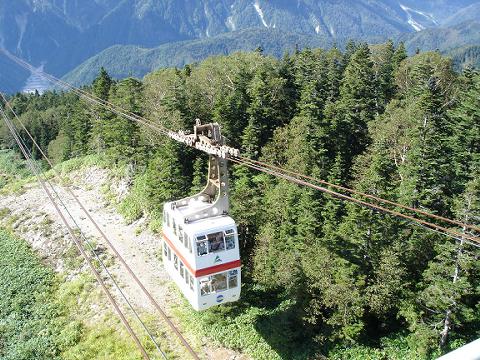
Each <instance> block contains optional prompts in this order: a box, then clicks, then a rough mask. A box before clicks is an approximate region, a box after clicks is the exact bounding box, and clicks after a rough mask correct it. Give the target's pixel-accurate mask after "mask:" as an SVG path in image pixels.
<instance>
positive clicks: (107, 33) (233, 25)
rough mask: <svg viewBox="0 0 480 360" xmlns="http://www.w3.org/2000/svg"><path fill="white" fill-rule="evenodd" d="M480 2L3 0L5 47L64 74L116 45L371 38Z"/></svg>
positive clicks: (0, 36) (0, 17)
mask: <svg viewBox="0 0 480 360" xmlns="http://www.w3.org/2000/svg"><path fill="white" fill-rule="evenodd" d="M475 4H480V1H476V0H457V1H455V2H454V3H452V2H449V1H444V0H420V1H413V0H401V1H394V0H357V1H354V0H339V1H326V2H317V1H314V0H298V1H296V2H292V1H289V0H275V1H267V0H121V1H115V0H82V1H66V0H17V1H15V2H11V1H8V0H0V47H1V48H4V49H6V50H8V51H10V52H11V53H13V54H15V55H17V56H20V57H22V58H24V59H25V60H27V61H28V62H30V63H32V64H33V65H34V66H35V67H39V66H42V65H43V66H44V68H45V71H47V72H49V73H52V74H53V75H56V76H63V75H65V74H66V73H68V72H70V71H72V70H73V69H74V68H76V67H77V66H79V65H80V64H82V63H83V62H85V61H87V60H88V59H90V58H91V57H92V56H95V55H96V54H98V53H100V52H101V51H103V50H105V49H108V48H109V47H111V46H113V45H136V46H139V47H147V48H154V47H158V46H161V45H163V44H166V43H172V42H178V41H187V40H196V39H208V38H213V37H216V36H219V35H222V34H228V33H236V32H237V31H244V30H260V29H262V30H280V31H285V32H288V33H295V34H301V35H309V36H313V37H315V36H322V37H323V38H325V39H326V40H325V41H327V40H329V41H330V42H334V41H337V42H340V41H342V39H345V38H354V39H359V38H361V39H362V40H365V41H369V42H371V41H379V40H380V39H382V38H386V37H395V36H399V35H400V34H402V33H405V32H411V33H413V32H415V30H421V29H426V28H430V27H436V26H438V24H441V23H442V22H444V21H445V20H446V19H447V18H448V17H449V16H451V15H452V14H455V13H458V12H460V11H462V9H465V8H467V7H468V6H473V5H475ZM6 71H7V72H11V67H8V68H7V69H6ZM27 77H28V74H24V75H23V76H22V77H21V78H19V79H18V80H17V81H12V80H9V81H2V79H0V87H2V88H4V90H5V87H6V88H8V89H10V90H15V88H17V90H18V88H19V87H20V86H21V84H23V83H24V82H25V81H26V79H27ZM6 83H12V84H13V85H9V86H7V84H6Z"/></svg>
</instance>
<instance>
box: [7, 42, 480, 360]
mask: <svg viewBox="0 0 480 360" xmlns="http://www.w3.org/2000/svg"><path fill="white" fill-rule="evenodd" d="M84 90H87V91H90V92H92V93H93V94H95V95H96V96H98V97H100V98H101V99H104V100H108V101H109V102H111V103H113V104H115V105H117V106H120V107H122V108H123V109H125V110H127V111H130V112H133V113H135V114H138V115H141V116H144V117H146V118H148V119H150V120H152V121H154V122H156V123H158V124H161V125H163V126H166V127H168V128H170V129H173V130H190V129H192V128H193V125H194V123H195V119H196V118H199V119H201V120H202V122H218V123H219V124H220V125H221V126H222V132H223V135H224V136H225V137H226V138H227V139H228V145H230V146H233V147H237V148H239V149H240V150H241V153H242V155H243V156H246V157H249V158H251V159H255V160H261V161H266V162H268V163H270V164H275V165H277V166H281V167H283V168H286V169H289V170H292V171H295V172H299V173H302V174H306V175H311V176H314V177H316V178H320V179H324V180H327V181H330V182H332V183H335V184H338V185H344V186H348V187H351V188H353V189H355V190H359V191H362V192H364V193H368V194H372V195H376V196H380V197H382V198H386V199H389V200H392V201H396V202H398V203H401V204H404V205H408V206H411V207H415V208H418V209H421V210H425V211H429V212H432V213H434V214H436V215H441V216H445V217H449V218H454V219H458V220H459V221H462V222H465V223H470V224H477V225H478V224H479V223H480V73H479V72H478V71H476V70H474V69H466V70H464V71H463V72H462V73H459V72H456V71H455V70H454V66H453V64H452V61H451V60H450V59H448V58H446V57H444V56H442V55H441V54H440V53H438V52H424V53H419V54H416V55H414V56H411V57H409V56H407V53H406V51H405V47H404V46H403V45H402V44H401V43H400V44H399V45H397V46H395V45H394V44H393V42H391V41H389V42H387V43H385V44H381V45H375V46H369V45H367V44H364V43H355V42H349V43H348V45H347V46H346V49H345V50H344V51H340V50H339V49H337V48H335V47H334V48H332V49H330V50H323V49H308V48H307V49H303V50H301V51H300V50H297V51H294V52H293V53H291V54H285V55H284V56H283V57H282V58H281V59H276V58H274V57H271V56H267V55H265V54H264V53H263V52H262V49H261V48H259V49H257V50H256V51H254V52H238V53H234V54H232V55H229V56H215V57H210V58H208V59H206V60H204V61H202V62H200V63H196V64H192V65H187V66H185V67H184V68H181V69H178V68H166V69H161V70H157V71H155V72H152V73H150V74H148V75H146V76H145V77H144V78H143V79H142V80H139V79H135V78H127V79H124V80H120V81H116V80H113V79H112V78H111V77H110V76H109V74H108V73H107V72H106V71H105V70H103V69H102V70H101V71H100V73H99V75H98V76H97V78H96V79H95V80H94V81H93V83H92V84H91V85H89V86H86V87H85V88H84ZM9 100H10V101H11V104H12V106H13V108H14V109H15V112H16V113H17V115H18V116H20V118H21V119H22V120H23V121H24V123H25V124H26V126H27V128H28V129H29V131H30V132H31V133H32V134H33V135H34V137H35V139H36V141H37V142H38V143H39V144H40V145H41V146H42V148H44V149H46V150H47V152H48V155H49V157H50V158H51V159H53V160H54V162H55V163H56V164H59V163H62V162H63V161H66V160H69V159H72V158H77V157H84V156H89V155H100V156H102V157H104V158H105V159H106V161H108V163H109V164H110V166H111V167H122V168H124V169H127V170H128V171H126V174H127V175H126V176H128V178H129V186H130V188H129V193H128V195H127V197H126V198H125V199H124V200H123V201H122V202H121V203H120V204H119V210H120V212H121V213H122V214H123V215H124V217H125V218H126V219H127V220H128V221H135V220H137V219H139V218H141V217H145V218H147V219H148V221H149V224H150V227H151V229H152V230H153V231H157V232H158V231H160V227H161V216H162V214H161V213H162V206H163V203H164V202H165V201H169V200H173V199H178V198H182V197H184V196H185V195H188V194H193V193H195V192H197V191H198V190H200V188H201V187H202V185H203V183H204V181H205V177H206V169H207V158H206V156H205V155H203V154H201V153H199V152H197V151H195V150H193V149H190V148H187V147H184V146H182V145H180V144H178V143H175V142H173V141H171V140H168V139H166V138H165V137H161V136H160V135H158V134H155V133H153V132H152V130H151V129H148V128H145V127H142V126H140V125H139V124H137V123H134V122H132V121H130V120H127V119H125V118H122V117H119V116H118V115H116V114H114V113H112V112H110V111H109V110H108V109H105V108H104V107H101V106H99V105H91V104H90V103H88V102H86V101H85V100H83V99H81V98H79V97H78V96H77V95H75V94H74V93H72V92H61V91H50V92H46V93H44V94H41V95H40V94H38V93H37V94H20V93H19V94H16V95H12V96H11V97H10V99H9ZM20 133H21V135H25V134H24V133H22V131H20ZM23 138H24V139H27V136H23ZM0 141H1V145H2V147H3V148H5V149H16V146H15V142H14V140H13V138H12V137H11V135H10V134H9V132H8V130H7V129H6V127H5V126H2V127H1V128H0ZM27 145H28V146H30V148H31V150H32V152H33V156H34V157H36V158H37V159H38V160H40V161H41V154H39V153H38V152H37V151H36V150H35V147H33V146H32V144H31V143H29V142H28V141H27ZM230 181H231V190H230V203H231V216H232V217H233V218H234V219H235V220H236V222H237V224H238V226H239V234H240V243H241V256H242V263H243V270H242V271H243V274H242V276H243V279H242V281H243V287H242V299H241V301H240V302H238V303H236V304H232V305H229V306H226V307H222V308H220V309H213V310H209V311H208V312H207V314H202V315H201V316H203V318H204V319H205V318H208V319H209V321H211V323H212V324H225V323H228V322H229V321H230V322H231V321H235V320H232V319H236V318H240V317H241V316H243V317H241V318H242V319H243V320H242V322H240V321H238V322H237V323H236V325H235V326H234V327H231V329H237V331H238V333H237V334H236V336H237V337H242V336H243V335H242V332H241V329H242V326H244V323H243V322H245V321H247V320H248V319H250V320H251V322H255V331H256V332H257V333H259V334H260V335H261V336H262V337H263V338H264V339H266V341H267V342H268V343H269V344H270V346H271V347H272V348H273V349H274V350H275V352H276V353H277V354H279V356H280V358H283V359H294V358H297V359H300V358H303V359H307V358H308V359H314V358H322V356H327V357H328V358H333V359H364V358H371V359H387V358H388V359H409V358H410V359H431V358H435V357H436V356H439V355H440V354H442V353H445V352H448V351H450V350H451V349H454V348H457V347H459V346H461V345H463V344H466V343H468V342H470V341H473V340H475V339H476V338H478V337H479V336H480V303H479V300H480V262H479V261H478V260H479V256H480V249H479V248H478V247H476V246H474V244H471V243H468V242H466V241H463V240H462V239H452V238H449V237H446V236H444V235H442V234H439V233H436V232H432V231H430V230H428V229H425V228H423V227H419V226H417V225H414V224H412V223H409V222H406V221H404V220H401V219H398V218H394V217H392V216H389V215H386V214H383V213H379V212H375V211H374V210H372V209H369V208H363V207H359V206H358V205H356V204H352V203H346V202H343V201H341V200H339V199H336V198H333V197H331V196H329V195H326V194H324V193H321V192H318V191H314V190H313V189H309V188H304V187H299V186H298V185H295V184H292V183H291V182H288V181H285V180H280V179H277V178H274V177H271V176H269V175H266V174H262V173H258V172H255V171H254V170H251V169H248V168H245V167H242V166H240V165H234V164H231V165H230ZM464 231H466V230H465V229H464ZM471 235H476V236H479V235H480V234H479V233H477V234H475V233H474V232H472V233H471ZM252 309H255V311H253V310H252ZM245 314H248V316H244V315H245ZM199 316H200V315H199ZM245 319H247V320H245ZM0 328H1V327H0ZM212 336H213V335H212ZM227 340H228V339H227ZM227 340H225V339H223V340H222V339H220V340H219V341H220V342H224V343H226V345H231V346H232V347H236V348H239V349H241V350H242V347H243V346H244V345H242V344H244V343H246V342H247V340H245V341H244V342H242V341H243V340H242V341H237V342H236V343H234V344H230V343H228V341H227ZM265 358H267V357H265Z"/></svg>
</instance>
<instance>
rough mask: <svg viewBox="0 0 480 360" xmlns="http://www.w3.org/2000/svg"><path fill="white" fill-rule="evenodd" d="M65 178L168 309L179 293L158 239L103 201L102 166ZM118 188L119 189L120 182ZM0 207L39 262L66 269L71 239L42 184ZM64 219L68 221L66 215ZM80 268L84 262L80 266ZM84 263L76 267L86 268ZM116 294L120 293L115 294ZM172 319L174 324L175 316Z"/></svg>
mask: <svg viewBox="0 0 480 360" xmlns="http://www.w3.org/2000/svg"><path fill="white" fill-rule="evenodd" d="M70 178H71V180H72V181H73V185H72V186H71V189H72V190H73V191H74V193H75V194H76V195H77V196H78V198H79V199H80V201H81V202H82V204H83V205H84V206H85V208H86V209H87V210H88V211H89V212H90V214H91V215H92V217H93V218H94V220H95V221H96V222H97V223H98V224H99V226H100V227H101V228H102V230H103V231H104V233H105V234H106V235H107V237H108V238H109V240H110V241H111V242H112V243H113V244H114V246H115V247H116V249H117V251H118V252H119V253H120V255H121V256H122V257H123V258H124V259H125V261H126V262H127V264H128V265H129V266H130V267H131V268H132V270H133V271H134V272H135V273H136V274H137V276H139V278H140V279H141V281H142V283H143V284H144V286H145V287H146V289H147V290H148V291H149V292H150V293H151V294H152V296H153V297H154V298H155V299H156V301H157V302H158V303H159V304H160V306H161V307H162V308H163V309H164V310H165V311H166V312H167V314H168V313H169V309H170V307H171V306H172V305H174V304H178V303H179V302H180V301H181V299H180V298H179V296H181V295H178V293H177V292H172V291H170V290H169V287H170V286H171V285H170V279H169V277H168V274H167V273H166V271H165V270H164V269H163V266H162V263H161V261H159V260H158V257H160V238H159V237H158V236H155V235H153V234H152V233H150V232H149V231H145V230H143V231H142V229H143V228H144V226H143V220H142V219H141V220H139V221H137V222H135V223H133V224H126V223H125V221H124V219H123V218H122V216H120V215H119V214H118V213H117V212H116V211H115V209H114V208H113V207H111V206H108V203H107V202H106V201H105V200H104V196H103V195H102V194H101V192H100V188H101V186H102V185H103V184H105V182H107V181H109V176H108V173H107V171H106V170H103V169H98V168H90V169H88V170H83V171H77V172H75V173H72V174H70ZM55 189H56V191H57V192H58V194H59V195H60V196H61V197H62V199H63V201H64V202H65V204H66V206H67V207H68V209H69V212H70V213H71V215H72V216H73V218H74V219H75V221H76V222H77V223H78V225H79V226H80V228H81V229H82V232H83V233H84V234H85V235H86V237H87V238H88V239H90V240H93V241H94V242H95V244H96V247H97V251H98V252H103V251H105V252H107V253H110V252H111V251H110V249H109V248H108V247H107V244H105V243H104V241H103V239H102V238H101V237H100V235H99V234H98V232H97V231H96V229H95V227H94V226H93V224H91V222H90V221H89V220H88V218H87V217H86V216H85V214H84V213H83V212H82V210H81V209H80V208H79V207H78V205H77V203H76V202H75V200H74V199H73V198H72V197H71V196H70V195H69V194H68V193H67V192H66V191H65V190H64V189H63V188H61V187H60V186H55ZM119 189H121V191H122V192H124V189H123V185H121V183H120V187H119ZM0 209H8V211H7V210H3V211H4V212H5V213H7V212H8V215H5V216H4V217H3V220H2V222H3V223H4V224H5V223H9V224H10V225H12V227H13V228H14V229H15V231H16V232H17V234H18V235H20V236H21V237H22V238H25V239H26V240H27V241H29V242H30V243H31V245H32V247H33V248H34V249H36V250H38V252H39V254H40V255H41V256H42V257H43V259H44V261H46V262H48V263H49V264H51V265H52V266H53V267H54V269H55V270H56V271H58V272H65V271H67V270H66V269H67V266H66V264H65V254H66V253H67V252H68V251H69V249H71V246H72V245H71V240H70V237H69V236H68V234H67V231H66V228H65V226H64V225H63V223H62V222H61V219H60V217H59V216H58V214H57V213H56V212H55V209H54V207H53V206H52V205H51V203H50V202H49V201H48V198H47V196H46V194H45V193H44V191H43V190H42V189H41V188H39V187H38V186H37V185H36V184H31V185H28V186H27V187H26V189H25V191H24V192H23V193H21V194H12V195H1V196H0ZM69 222H70V223H72V224H73V222H72V221H71V220H70V219H69ZM70 251H71V250H70ZM110 255H112V254H110ZM112 256H113V255H112ZM110 263H113V264H111V265H110V266H109V270H110V272H111V273H113V274H114V276H115V277H116V279H117V281H118V282H119V283H120V284H121V286H122V288H123V290H124V292H125V293H126V294H127V295H128V298H129V300H130V301H131V302H132V303H133V304H134V305H135V306H136V307H137V308H140V309H142V311H143V312H146V313H151V314H153V313H154V308H153V306H152V305H151V303H150V302H149V301H148V299H147V298H146V296H145V295H144V294H143V292H142V291H141V290H140V289H139V287H138V285H137V284H136V283H135V282H134V280H133V279H132V278H131V277H130V276H129V275H128V273H127V272H126V270H125V269H124V268H123V266H122V265H121V264H120V262H119V261H117V260H115V261H113V262H110ZM85 267H86V265H84V268H85ZM84 268H83V269H81V270H85V269H84ZM78 271H80V270H78ZM78 271H77V272H78ZM69 276H75V273H71V274H69ZM117 297H119V295H118V294H117ZM172 320H173V321H174V322H175V323H177V320H176V319H175V318H172ZM177 325H178V326H179V327H180V328H181V324H178V323H177ZM173 336H174V335H172V337H173ZM174 343H176V341H174ZM172 347H173V348H175V347H178V345H175V344H172ZM202 349H203V351H204V353H203V356H202V357H204V358H207V359H214V360H216V359H242V360H243V359H247V357H245V356H244V355H241V354H239V353H236V352H234V351H232V350H229V349H225V348H206V347H202Z"/></svg>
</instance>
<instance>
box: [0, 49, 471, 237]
mask: <svg viewBox="0 0 480 360" xmlns="http://www.w3.org/2000/svg"><path fill="white" fill-rule="evenodd" d="M0 51H2V50H0ZM3 52H4V53H5V54H6V55H7V56H8V57H9V58H11V59H12V60H13V61H15V62H17V63H18V64H19V65H21V66H23V67H26V68H28V69H33V67H32V66H31V65H30V64H28V63H26V62H24V61H23V60H21V59H19V58H17V57H16V56H14V55H11V54H10V53H7V52H5V51H3ZM39 73H40V74H41V75H42V76H44V77H45V78H47V79H48V80H49V81H51V82H53V83H60V84H62V86H66V87H67V88H70V89H72V90H74V91H80V92H82V94H83V96H87V98H89V99H90V100H92V101H95V102H97V103H99V102H100V103H104V104H108V105H105V106H106V107H108V108H109V107H110V106H112V107H113V108H118V107H116V106H115V105H113V104H111V103H108V102H106V101H103V100H101V99H98V98H97V99H96V100H95V99H92V95H90V94H88V93H86V92H83V91H82V90H79V89H78V88H76V87H75V86H73V85H71V84H68V83H66V82H64V81H62V80H60V79H57V78H55V77H53V76H51V75H48V74H45V73H44V72H39ZM85 93H86V94H85ZM93 97H94V96H93ZM112 111H114V110H112ZM116 111H118V112H116V113H117V114H123V113H125V110H123V109H122V110H116ZM114 112H115V111H114ZM124 116H126V117H127V118H129V119H130V120H134V121H139V122H140V123H143V124H144V125H146V126H148V127H150V128H152V129H154V130H157V131H159V132H160V133H162V134H164V135H167V136H169V131H168V129H166V128H164V127H162V126H160V127H158V126H156V125H153V124H151V122H150V121H149V120H147V119H145V118H143V117H140V116H138V115H135V114H130V115H124ZM230 160H232V161H236V162H238V161H242V162H244V164H246V163H247V162H256V160H251V159H248V158H239V160H237V159H235V158H234V157H231V158H230ZM258 165H260V166H259V167H263V169H265V168H266V167H265V166H264V165H263V164H262V165H261V164H258ZM266 165H268V164H266ZM247 166H249V167H251V168H255V165H254V164H253V163H250V165H247ZM257 167H258V166H257ZM267 167H271V168H270V171H271V174H272V175H274V176H277V177H282V178H284V179H288V180H290V181H291V182H296V183H297V184H303V185H305V184H306V183H308V182H306V181H304V180H300V179H297V178H295V177H294V176H291V175H286V174H285V173H284V172H285V169H281V168H279V167H275V166H274V165H268V166H267ZM274 168H277V169H281V170H272V169H274ZM257 170H259V171H262V170H260V169H257ZM264 172H265V171H264ZM287 172H288V171H287ZM290 174H293V172H290ZM300 175H302V177H303V178H307V176H306V175H303V174H300ZM310 179H313V180H314V181H316V182H320V181H322V182H323V180H319V179H314V178H311V177H310ZM313 180H312V181H313ZM304 183H305V184H304ZM308 184H310V185H311V186H310V187H313V186H315V185H314V184H311V183H308ZM324 184H325V185H326V182H324ZM328 184H329V185H328V186H334V187H337V188H338V187H339V185H335V184H330V183H328ZM306 186H309V185H306ZM317 187H318V188H316V189H317V190H320V189H323V190H321V191H323V192H329V193H330V194H331V195H333V196H336V197H338V198H342V199H343V200H347V201H352V202H356V203H357V204H361V205H362V204H363V206H367V207H377V209H384V211H385V212H389V213H391V214H392V215H395V216H399V217H402V218H406V219H409V220H411V221H416V222H419V223H423V224H424V225H427V226H429V227H433V228H436V229H437V230H441V229H445V230H448V231H447V233H449V234H451V235H452V233H453V235H454V236H458V234H459V233H457V232H455V231H453V230H450V229H446V228H444V227H441V226H438V225H436V224H432V223H429V222H426V221H424V220H421V219H418V218H415V217H413V216H409V215H405V214H403V213H399V212H396V211H394V210H390V209H387V208H384V207H381V206H376V205H373V204H371V203H367V202H364V201H361V200H358V199H355V198H352V197H350V196H347V195H344V194H341V193H337V192H334V191H332V190H329V189H326V188H323V187H320V186H317ZM313 188H315V187H313ZM342 188H344V189H343V190H344V191H349V192H355V190H352V189H348V188H346V187H342ZM358 194H363V193H360V192H358ZM363 196H367V197H370V198H371V199H375V200H377V201H381V202H384V203H389V204H392V205H395V206H398V207H401V208H404V209H407V208H408V207H406V206H405V205H402V204H397V203H394V202H391V201H389V200H386V199H381V198H379V197H376V196H373V195H368V194H363ZM408 210H409V211H414V212H417V213H421V214H422V215H425V216H431V217H433V218H436V219H438V220H444V219H445V220H444V221H448V222H450V223H454V224H456V225H460V226H462V227H466V228H471V229H472V228H473V229H479V228H478V227H476V226H474V225H470V224H464V223H461V222H459V221H457V220H451V219H447V218H443V217H441V216H438V215H435V214H431V213H429V212H425V211H422V210H419V209H415V208H408ZM470 238H471V239H474V240H472V241H475V242H480V238H477V237H470Z"/></svg>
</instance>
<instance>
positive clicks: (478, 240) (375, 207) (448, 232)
mask: <svg viewBox="0 0 480 360" xmlns="http://www.w3.org/2000/svg"><path fill="white" fill-rule="evenodd" d="M230 161H233V162H235V163H237V164H240V165H244V166H247V167H249V168H252V169H254V170H257V171H261V172H264V173H266V174H270V175H273V176H276V177H280V178H282V179H285V180H288V181H290V182H293V183H296V184H298V185H302V186H307V187H310V188H312V189H315V190H319V191H321V192H324V193H327V194H329V195H331V196H334V197H336V198H340V199H343V200H347V201H350V202H354V203H357V204H359V205H361V206H363V207H367V208H371V209H373V210H377V211H380V212H384V213H388V214H390V215H394V216H396V217H401V218H403V219H406V220H409V221H414V222H417V223H419V224H423V225H425V226H427V227H429V228H432V229H436V230H438V231H441V232H443V233H444V235H447V236H450V237H454V238H457V237H463V238H465V239H468V240H470V241H473V242H476V243H480V238H478V237H475V236H470V235H466V234H460V233H458V232H456V231H454V230H451V229H448V228H445V227H442V226H440V225H436V224H433V223H430V222H427V221H424V220H421V219H418V218H416V217H413V216H410V215H405V214H403V213H400V212H398V211H394V210H391V209H388V208H385V207H382V206H379V205H375V204H372V203H368V202H366V201H362V200H359V199H356V198H353V197H351V196H348V195H345V194H341V193H338V192H335V191H333V190H330V189H327V188H325V187H322V186H319V185H315V184H312V183H310V182H307V181H304V180H301V179H297V178H295V177H293V176H290V175H287V174H284V173H281V172H278V171H275V170H272V169H269V168H266V167H261V166H257V165H255V164H252V163H251V162H248V161H243V160H237V159H234V158H231V159H230Z"/></svg>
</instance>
